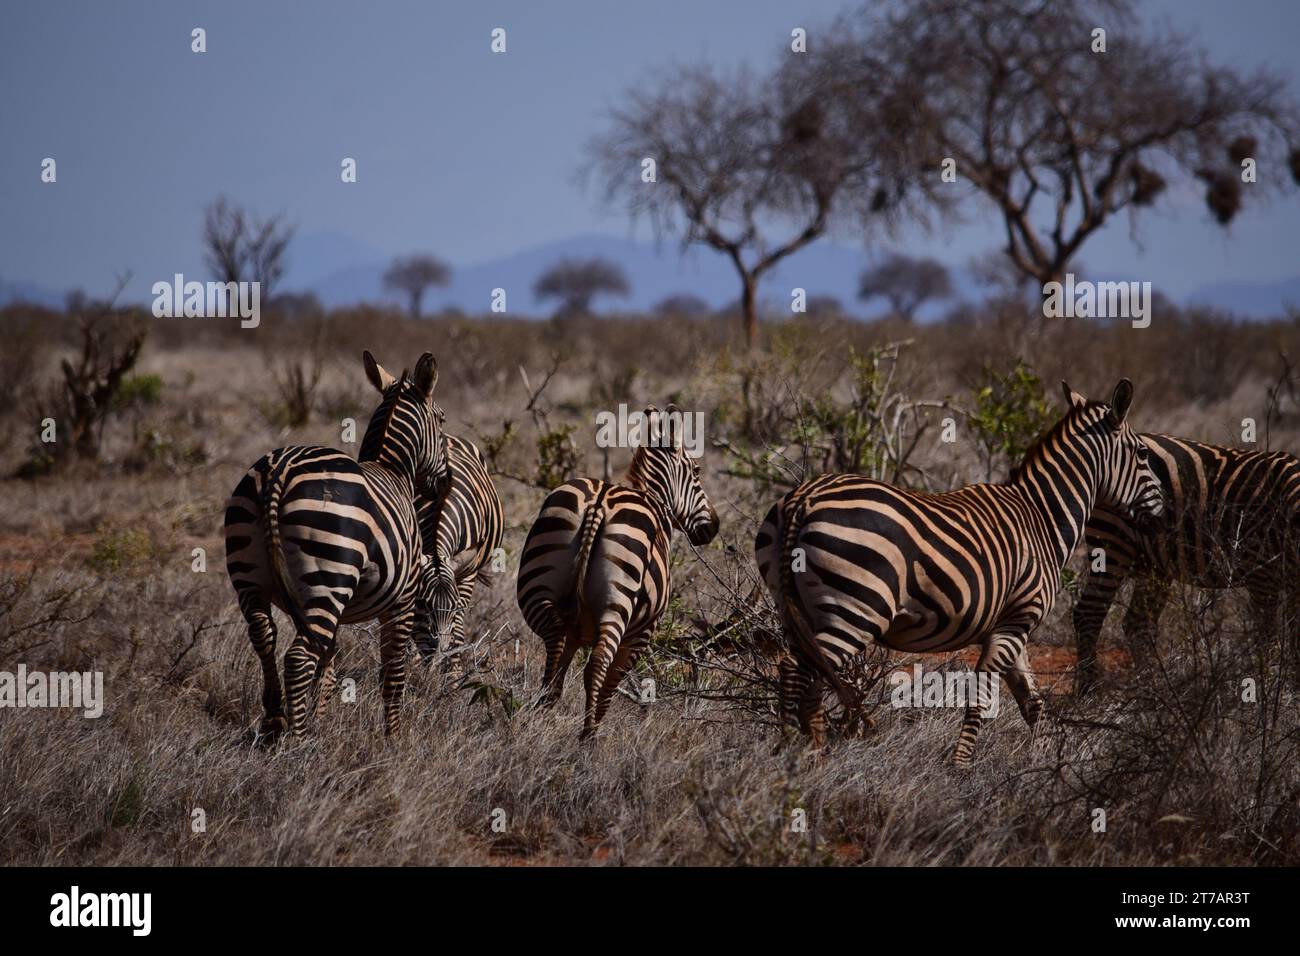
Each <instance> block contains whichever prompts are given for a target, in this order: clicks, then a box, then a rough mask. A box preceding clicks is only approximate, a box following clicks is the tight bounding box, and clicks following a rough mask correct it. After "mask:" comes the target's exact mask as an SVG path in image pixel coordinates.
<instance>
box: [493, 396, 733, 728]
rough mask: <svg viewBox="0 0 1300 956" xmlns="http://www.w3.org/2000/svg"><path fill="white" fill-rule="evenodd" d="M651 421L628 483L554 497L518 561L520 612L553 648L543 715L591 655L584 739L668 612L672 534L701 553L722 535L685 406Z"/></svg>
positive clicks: (579, 484)
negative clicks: (571, 672)
mask: <svg viewBox="0 0 1300 956" xmlns="http://www.w3.org/2000/svg"><path fill="white" fill-rule="evenodd" d="M643 421H645V422H647V423H648V426H649V427H648V432H649V434H648V438H647V440H644V441H641V442H639V443H638V446H637V448H636V451H635V452H634V453H633V456H632V463H631V465H630V466H629V468H628V471H627V476H626V477H625V478H624V480H623V481H622V483H619V484H612V483H609V482H606V481H600V480H597V479H594V478H579V479H575V480H573V481H568V482H565V483H564V484H562V485H560V486H559V487H558V488H556V489H555V490H554V491H552V492H551V493H550V494H549V495H547V497H546V500H545V501H544V502H543V503H542V508H541V511H540V512H539V513H538V515H537V520H536V521H535V522H534V523H533V526H532V528H531V529H530V530H529V532H528V538H527V540H526V541H525V542H524V550H523V555H522V556H521V558H520V561H519V578H518V582H517V596H518V599H519V609H520V611H522V612H523V616H524V620H525V621H526V622H527V624H528V627H529V628H530V629H531V630H532V631H533V633H534V634H536V635H537V636H538V637H540V638H541V639H542V643H543V644H544V645H545V647H546V666H545V670H544V673H543V676H542V696H541V698H540V699H539V701H538V703H539V705H541V706H551V705H553V704H554V703H555V702H556V701H557V700H558V699H559V698H560V694H561V692H562V690H563V688H564V675H565V672H566V671H567V670H568V667H569V663H570V661H572V659H573V655H574V653H575V652H576V651H577V650H578V648H579V647H589V648H591V655H590V657H589V658H588V660H587V666H586V670H585V673H584V675H583V676H584V678H585V683H586V710H585V714H584V719H583V727H582V734H581V736H582V738H583V739H586V738H590V737H592V736H594V735H595V733H596V729H597V727H598V726H599V724H600V721H601V719H602V718H603V717H604V715H605V711H606V709H607V708H608V706H609V701H610V698H611V697H612V696H613V694H614V690H615V689H616V688H617V687H618V685H619V682H620V681H622V679H623V677H624V676H625V675H626V674H627V672H628V671H629V670H631V668H632V667H633V665H635V663H636V661H637V658H638V657H639V656H640V654H641V652H642V651H643V650H644V649H645V647H646V645H647V644H648V642H649V636H650V632H651V630H652V629H653V628H654V625H655V622H656V621H658V619H659V616H660V615H661V614H662V613H663V610H664V608H665V607H666V606H667V604H668V597H669V588H670V584H669V574H668V549H669V544H670V541H671V537H672V532H673V529H674V528H679V529H682V530H684V531H685V532H686V537H687V538H688V539H689V540H690V541H691V543H692V544H694V545H697V546H698V545H705V544H708V543H709V542H710V541H712V540H713V538H714V537H715V536H716V535H717V533H718V513H717V512H716V511H715V510H714V508H713V505H712V504H710V503H709V499H708V496H707V495H706V494H705V493H704V488H703V487H702V486H701V484H700V459H699V458H691V457H688V455H687V454H686V452H685V450H684V449H683V445H682V431H681V413H680V411H679V410H678V408H677V406H676V405H669V406H668V407H667V408H666V409H665V412H664V414H663V415H662V416H661V415H660V413H659V411H658V409H656V408H655V407H654V406H653V405H651V406H649V407H648V408H646V410H645V417H644V419H643Z"/></svg>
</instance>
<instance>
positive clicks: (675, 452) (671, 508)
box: [628, 405, 718, 545]
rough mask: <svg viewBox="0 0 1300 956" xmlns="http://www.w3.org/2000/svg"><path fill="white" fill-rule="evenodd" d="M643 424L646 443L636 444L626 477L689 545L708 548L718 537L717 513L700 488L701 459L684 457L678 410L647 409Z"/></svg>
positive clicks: (680, 417) (673, 407) (650, 407)
mask: <svg viewBox="0 0 1300 956" xmlns="http://www.w3.org/2000/svg"><path fill="white" fill-rule="evenodd" d="M644 420H645V421H646V422H648V423H649V435H648V440H644V441H642V442H640V443H639V444H638V446H637V449H636V452H635V454H633V456H632V465H631V467H630V468H629V469H628V477H629V478H630V479H631V480H632V481H634V482H635V483H636V484H638V485H639V486H640V487H641V488H643V489H644V490H645V492H646V493H647V494H648V495H649V496H650V497H651V498H653V499H655V500H656V501H657V502H658V503H659V505H660V506H661V507H662V508H663V509H664V510H665V511H666V512H667V513H668V515H669V516H670V517H671V518H672V521H673V524H674V525H675V526H676V527H678V528H680V529H681V530H683V531H685V532H686V537H688V538H689V539H690V541H691V544H696V545H702V544H708V543H709V542H710V541H712V540H713V538H714V536H715V535H716V534H717V533H718V513H717V512H716V511H714V510H713V505H712V504H710V503H709V496H708V495H706V494H705V493H704V487H703V486H702V485H701V484H700V459H699V458H691V457H690V456H689V455H687V454H686V449H685V447H684V445H683V441H682V412H681V410H680V409H679V408H678V407H677V406H676V405H669V406H668V407H667V408H666V409H665V410H664V411H663V413H662V414H661V413H660V411H659V409H657V408H655V407H654V406H653V405H650V406H648V407H647V408H646V410H645V419H644Z"/></svg>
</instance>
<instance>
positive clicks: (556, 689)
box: [536, 601, 578, 707]
mask: <svg viewBox="0 0 1300 956" xmlns="http://www.w3.org/2000/svg"><path fill="white" fill-rule="evenodd" d="M536 633H537V636H538V637H540V638H541V639H542V644H543V646H544V647H545V648H546V666H545V668H544V669H543V671H542V693H541V697H539V698H538V701H537V706H538V707H553V706H555V703H556V701H558V700H559V699H560V694H561V693H562V692H563V691H564V675H565V674H566V673H567V672H568V670H569V664H570V663H571V662H572V661H573V655H574V654H575V653H577V650H578V641H577V639H576V636H575V635H573V634H572V633H570V629H569V627H568V625H566V624H565V622H564V620H563V619H562V618H561V617H560V612H559V611H558V610H557V609H556V607H555V605H554V604H552V603H551V602H549V601H548V602H546V605H545V607H543V608H542V615H541V622H540V623H539V625H538V627H537V629H536Z"/></svg>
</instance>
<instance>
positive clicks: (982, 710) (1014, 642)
mask: <svg viewBox="0 0 1300 956" xmlns="http://www.w3.org/2000/svg"><path fill="white" fill-rule="evenodd" d="M1025 640H1026V636H1025V635H1024V634H1021V633H1011V634H1008V633H1002V634H994V635H992V637H990V638H989V639H988V640H987V641H986V642H985V644H984V648H983V650H982V651H981V652H980V659H979V661H978V662H977V663H976V664H975V674H976V680H975V702H974V703H973V704H968V705H967V707H966V716H965V717H964V718H963V720H962V723H961V734H960V735H959V736H958V738H957V746H956V747H955V748H954V749H953V752H952V764H953V765H954V766H956V767H969V766H970V763H971V760H972V759H973V758H974V756H975V742H976V740H978V738H979V734H980V728H981V727H982V726H983V724H984V720H985V718H986V717H987V716H988V715H989V712H990V710H991V709H992V704H993V695H994V694H996V693H997V681H996V679H997V677H999V676H1001V675H1002V674H1005V673H1006V672H1007V671H1008V670H1010V669H1011V668H1012V667H1013V666H1014V665H1015V663H1016V662H1017V661H1019V660H1020V659H1021V658H1022V657H1023V656H1024V655H1025ZM1025 676H1026V680H1028V671H1027V670H1026V672H1025ZM1019 679H1020V677H1019V675H1017V676H1016V677H1013V678H1011V680H1010V681H1009V683H1013V689H1014V682H1016V681H1019ZM1024 689H1025V688H1022V690H1024ZM1035 693H1036V692H1035ZM1026 700H1028V696H1027V697H1026ZM1041 706H1042V704H1041V702H1040V703H1039V704H1038V707H1037V708H1034V709H1033V710H1032V711H1031V712H1032V713H1035V714H1036V713H1037V712H1039V711H1040V710H1041ZM1025 719H1026V720H1029V714H1028V713H1027V714H1026V716H1025ZM1033 719H1034V721H1035V722H1037V720H1038V718H1037V716H1035V717H1034V718H1033Z"/></svg>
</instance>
